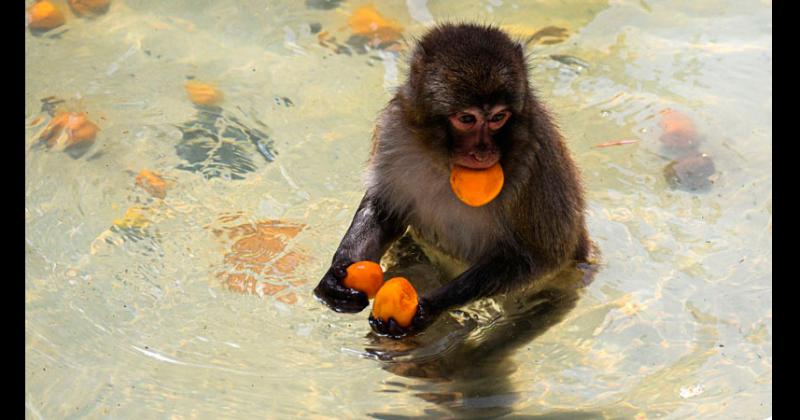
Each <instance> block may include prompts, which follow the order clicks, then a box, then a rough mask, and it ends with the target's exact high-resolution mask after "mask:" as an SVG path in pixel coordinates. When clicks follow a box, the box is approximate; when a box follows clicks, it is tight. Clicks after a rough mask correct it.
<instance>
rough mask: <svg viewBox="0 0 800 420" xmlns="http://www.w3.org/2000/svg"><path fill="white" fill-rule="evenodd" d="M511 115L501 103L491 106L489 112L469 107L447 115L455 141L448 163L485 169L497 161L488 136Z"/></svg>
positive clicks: (491, 140)
mask: <svg viewBox="0 0 800 420" xmlns="http://www.w3.org/2000/svg"><path fill="white" fill-rule="evenodd" d="M509 117H511V111H509V110H508V108H507V107H506V106H505V105H495V106H494V107H492V108H491V109H490V110H489V111H485V110H483V109H480V108H478V107H470V108H467V109H465V110H463V111H460V112H456V113H455V114H452V115H450V117H449V120H450V125H451V126H452V127H453V130H454V134H455V137H456V143H455V147H454V150H453V157H452V163H453V164H454V165H460V166H465V167H467V168H471V169H486V168H490V167H492V166H493V165H494V164H496V163H497V162H498V161H500V149H499V148H498V147H497V144H496V143H495V142H494V139H493V137H492V136H494V134H495V133H497V132H498V131H499V130H500V128H501V127H503V125H504V124H505V123H506V122H507V121H508V119H509Z"/></svg>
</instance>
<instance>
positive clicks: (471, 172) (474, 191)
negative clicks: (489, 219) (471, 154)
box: [450, 163, 504, 207]
mask: <svg viewBox="0 0 800 420" xmlns="http://www.w3.org/2000/svg"><path fill="white" fill-rule="evenodd" d="M503 181H504V178H503V168H502V167H500V164H499V163H496V164H495V165H494V166H492V167H490V168H488V169H470V168H466V167H463V166H458V165H456V166H453V170H452V171H451V172H450V187H451V188H452V189H453V192H454V193H455V194H456V197H458V199H459V200H461V201H463V202H464V203H465V204H467V205H469V206H472V207H480V206H482V205H484V204H486V203H488V202H490V201H492V200H494V198H495V197H497V195H498V194H500V191H501V190H502V189H503Z"/></svg>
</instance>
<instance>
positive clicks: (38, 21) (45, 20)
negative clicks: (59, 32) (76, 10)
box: [27, 0, 64, 31]
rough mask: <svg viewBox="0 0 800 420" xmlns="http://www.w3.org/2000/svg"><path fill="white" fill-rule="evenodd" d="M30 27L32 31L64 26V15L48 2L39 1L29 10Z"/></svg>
mask: <svg viewBox="0 0 800 420" xmlns="http://www.w3.org/2000/svg"><path fill="white" fill-rule="evenodd" d="M27 20H28V26H29V27H30V28H32V29H40V30H45V31H46V30H49V29H53V28H57V27H59V26H61V25H63V24H64V14H63V13H61V10H59V9H58V8H57V7H56V6H55V5H54V4H53V3H50V2H49V1H47V0H43V1H38V2H36V3H34V4H33V6H31V7H30V8H29V9H28V16H27Z"/></svg>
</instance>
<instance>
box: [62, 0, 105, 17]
mask: <svg viewBox="0 0 800 420" xmlns="http://www.w3.org/2000/svg"><path fill="white" fill-rule="evenodd" d="M109 3H111V0H69V6H70V7H71V8H72V10H73V11H74V12H75V14H77V15H80V16H83V15H88V14H95V15H99V14H101V13H105V12H106V10H108V5H109Z"/></svg>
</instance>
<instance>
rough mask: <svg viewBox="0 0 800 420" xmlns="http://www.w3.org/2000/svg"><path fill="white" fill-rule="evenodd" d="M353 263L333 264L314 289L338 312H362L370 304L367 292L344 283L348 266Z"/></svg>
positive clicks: (315, 294)
mask: <svg viewBox="0 0 800 420" xmlns="http://www.w3.org/2000/svg"><path fill="white" fill-rule="evenodd" d="M352 263H353V262H352V261H339V262H336V263H333V264H331V268H330V269H328V272H327V273H325V275H324V276H323V277H322V280H320V281H319V284H318V285H317V287H316V288H315V289H314V296H316V297H317V299H319V300H321V301H322V302H323V303H325V304H326V305H328V306H329V307H330V308H331V309H333V310H334V311H336V312H347V313H355V312H361V311H362V310H363V309H364V308H366V307H367V305H369V298H368V297H367V294H366V293H364V292H360V291H358V290H355V289H351V288H349V287H344V286H343V285H342V280H344V278H345V277H346V276H347V267H349V266H350V264H352Z"/></svg>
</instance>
